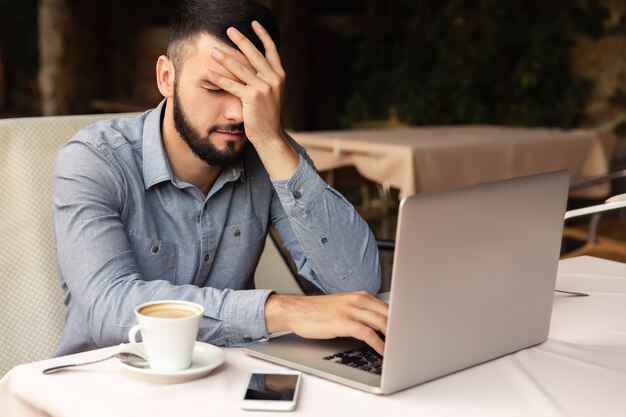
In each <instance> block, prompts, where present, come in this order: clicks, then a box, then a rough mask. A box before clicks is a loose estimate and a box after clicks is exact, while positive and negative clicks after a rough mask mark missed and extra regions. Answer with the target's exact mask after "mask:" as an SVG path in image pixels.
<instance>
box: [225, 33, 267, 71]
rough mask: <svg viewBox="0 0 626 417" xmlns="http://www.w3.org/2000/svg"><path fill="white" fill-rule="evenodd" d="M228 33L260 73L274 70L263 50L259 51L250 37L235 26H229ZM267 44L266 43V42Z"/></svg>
mask: <svg viewBox="0 0 626 417" xmlns="http://www.w3.org/2000/svg"><path fill="white" fill-rule="evenodd" d="M226 34H227V35H228V37H229V38H230V40H231V41H233V42H234V43H235V45H237V48H239V50H240V51H241V52H242V53H243V54H244V55H245V56H246V58H248V61H250V64H252V66H253V67H254V69H256V70H257V72H259V73H266V72H270V71H272V66H271V65H270V64H269V62H267V59H265V57H264V56H263V54H262V53H261V51H259V50H258V49H257V48H256V46H254V44H253V43H252V42H251V41H250V39H248V38H246V37H245V36H244V35H243V34H242V33H241V32H239V31H238V30H237V29H235V28H234V27H230V28H228V30H227V31H226ZM264 45H265V44H264Z"/></svg>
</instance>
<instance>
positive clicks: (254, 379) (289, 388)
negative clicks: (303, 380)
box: [244, 373, 298, 401]
mask: <svg viewBox="0 0 626 417" xmlns="http://www.w3.org/2000/svg"><path fill="white" fill-rule="evenodd" d="M297 385H298V375H296V374H266V373H253V374H252V375H251V377H250V383H249V384H248V388H247V390H246V394H245V396H244V400H263V401H293V400H294V397H295V393H296V387H297Z"/></svg>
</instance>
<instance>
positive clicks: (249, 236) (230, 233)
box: [222, 216, 265, 250]
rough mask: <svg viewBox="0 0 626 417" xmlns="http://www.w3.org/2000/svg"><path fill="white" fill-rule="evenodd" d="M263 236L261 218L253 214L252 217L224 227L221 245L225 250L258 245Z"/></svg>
mask: <svg viewBox="0 0 626 417" xmlns="http://www.w3.org/2000/svg"><path fill="white" fill-rule="evenodd" d="M263 238H265V232H264V231H263V226H261V220H260V219H259V218H258V217H256V216H254V217H253V218H252V219H250V220H248V221H245V222H241V223H237V224H232V225H228V226H225V227H224V232H223V233H222V246H223V247H224V248H225V249H226V250H230V249H234V250H239V249H241V248H244V247H250V246H258V245H259V244H260V243H261V242H262V241H263Z"/></svg>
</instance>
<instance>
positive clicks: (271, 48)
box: [252, 20, 285, 79]
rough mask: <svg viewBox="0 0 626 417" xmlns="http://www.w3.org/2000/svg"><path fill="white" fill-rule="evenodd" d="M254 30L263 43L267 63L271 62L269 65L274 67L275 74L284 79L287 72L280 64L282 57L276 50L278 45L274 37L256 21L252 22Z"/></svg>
mask: <svg viewBox="0 0 626 417" xmlns="http://www.w3.org/2000/svg"><path fill="white" fill-rule="evenodd" d="M252 29H253V30H254V33H256V35H257V36H258V37H259V39H260V40H261V42H262V43H263V47H264V48H265V58H267V62H269V64H270V65H271V66H272V69H273V70H274V72H275V73H276V74H278V75H279V76H280V77H281V78H283V79H284V78H285V70H284V69H283V65H282V64H281V62H280V55H279V54H278V49H277V48H276V44H275V43H274V41H273V40H272V37H271V36H270V34H269V33H268V32H267V30H265V28H264V27H263V26H262V25H261V24H260V23H259V22H257V21H256V20H255V21H253V22H252Z"/></svg>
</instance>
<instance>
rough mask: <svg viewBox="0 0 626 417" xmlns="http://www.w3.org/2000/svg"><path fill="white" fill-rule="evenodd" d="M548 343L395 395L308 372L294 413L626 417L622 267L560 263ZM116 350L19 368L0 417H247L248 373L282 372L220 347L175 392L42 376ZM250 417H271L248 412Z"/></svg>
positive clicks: (7, 383) (106, 374)
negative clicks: (219, 354)
mask: <svg viewBox="0 0 626 417" xmlns="http://www.w3.org/2000/svg"><path fill="white" fill-rule="evenodd" d="M557 287H558V288H559V289H563V290H571V291H583V292H587V293H589V294H591V295H590V296H589V297H572V296H568V295H563V294H556V295H555V302H554V310H553V316H552V327H551V331H550V337H549V340H548V341H547V342H546V343H544V344H542V345H540V346H537V347H533V348H530V349H525V350H523V351H520V352H517V353H515V354H512V355H508V356H506V357H503V358H500V359H497V360H494V361H491V362H488V363H485V364H482V365H479V366H476V367H473V368H471V369H467V370H465V371H462V372H458V373H456V374H453V375H449V376H447V377H444V378H440V379H438V380H435V381H432V382H429V383H426V384H423V385H420V386H417V387H414V388H411V389H408V390H405V391H402V392H399V393H396V394H394V395H391V396H387V397H385V396H376V395H373V394H367V393H364V392H361V391H358V390H355V389H351V388H348V387H345V386H342V385H339V384H336V383H333V382H329V381H326V380H324V379H320V378H317V377H314V376H310V375H305V376H304V379H303V384H302V391H301V397H300V402H299V405H298V409H297V411H296V412H295V413H296V414H299V415H309V416H318V417H319V416H333V415H345V416H351V415H359V416H377V417H380V416H463V417H471V416H494V417H502V416H534V417H536V416H568V417H569V416H585V417H588V416H616V417H617V416H625V415H626V264H620V263H616V262H610V261H605V260H600V259H596V258H590V257H581V258H574V259H568V260H563V261H561V262H560V265H559V276H558V280H557ZM115 349H117V347H113V348H106V349H101V350H97V351H92V352H86V353H81V354H78V355H74V356H73V357H63V358H56V359H51V360H47V361H43V362H35V363H30V364H25V365H21V366H18V367H16V368H14V369H13V370H11V371H10V372H9V373H8V374H7V375H6V376H5V377H4V378H3V379H2V380H0V416H3V417H11V416H20V417H29V416H42V415H51V416H66V417H86V416H89V417H100V416H102V417H104V416H106V417H111V416H116V417H123V416H128V417H138V416H152V417H158V416H181V415H184V416H186V417H194V416H198V417H200V416H202V417H207V416H219V417H221V416H231V415H247V416H250V415H251V412H246V411H243V410H240V408H239V400H240V396H241V394H242V390H243V385H244V384H245V382H246V378H247V375H248V373H249V372H250V371H251V370H255V369H263V370H268V369H280V367H279V366H276V365H272V364H270V363H267V362H264V361H261V360H258V359H255V358H251V357H248V356H246V355H245V354H244V353H243V352H242V351H241V350H240V349H227V350H226V354H227V359H226V363H225V364H224V365H222V366H221V367H220V368H218V369H217V370H216V371H214V373H213V374H211V375H210V376H208V377H206V378H203V379H199V380H196V381H192V382H187V383H182V384H176V385H158V384H151V383H145V382H140V381H138V380H135V379H134V378H132V377H130V376H128V375H127V374H126V373H124V372H122V370H121V369H120V368H121V367H120V366H119V364H117V363H115V361H113V360H112V361H107V362H103V363H99V364H94V365H90V366H87V367H84V368H77V369H74V370H70V371H65V372H61V373H58V374H53V375H42V374H41V370H42V369H44V368H46V367H49V366H51V365H55V364H61V363H66V362H69V361H73V360H86V359H90V358H97V357H103V356H105V355H107V354H108V353H110V352H112V351H113V350H115ZM254 415H255V416H256V415H258V416H262V415H270V414H269V413H264V412H255V413H254Z"/></svg>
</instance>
